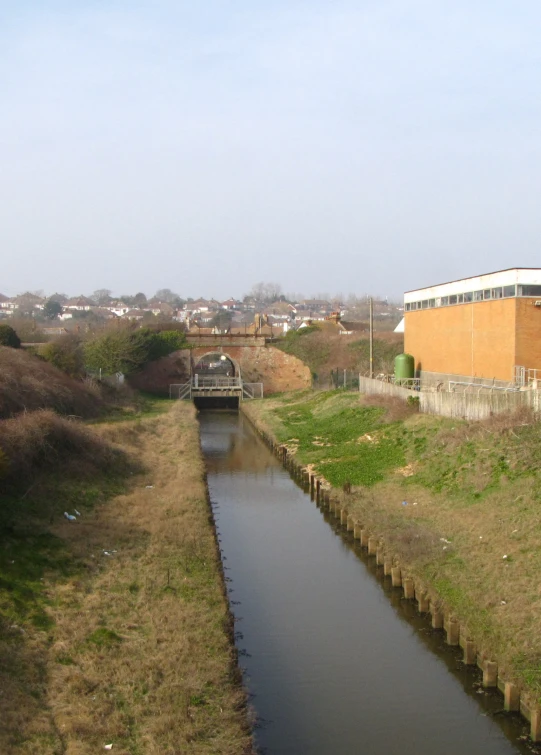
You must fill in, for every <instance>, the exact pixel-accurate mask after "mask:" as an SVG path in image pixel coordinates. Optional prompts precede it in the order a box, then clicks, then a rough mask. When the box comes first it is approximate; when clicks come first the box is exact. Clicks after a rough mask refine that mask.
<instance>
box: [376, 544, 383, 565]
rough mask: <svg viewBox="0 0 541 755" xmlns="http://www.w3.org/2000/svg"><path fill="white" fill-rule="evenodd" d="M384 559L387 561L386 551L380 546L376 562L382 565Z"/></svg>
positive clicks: (377, 550)
mask: <svg viewBox="0 0 541 755" xmlns="http://www.w3.org/2000/svg"><path fill="white" fill-rule="evenodd" d="M384 561H385V551H384V550H383V548H382V547H381V546H380V547H379V548H377V549H376V564H377V565H378V566H381V565H382V564H383V562H384Z"/></svg>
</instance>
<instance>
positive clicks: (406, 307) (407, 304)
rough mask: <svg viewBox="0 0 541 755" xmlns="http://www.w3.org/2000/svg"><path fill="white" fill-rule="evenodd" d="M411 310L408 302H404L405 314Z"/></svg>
mask: <svg viewBox="0 0 541 755" xmlns="http://www.w3.org/2000/svg"><path fill="white" fill-rule="evenodd" d="M410 309H411V304H410V303H409V302H406V306H405V310H406V312H409V311H410Z"/></svg>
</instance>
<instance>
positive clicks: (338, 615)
mask: <svg viewBox="0 0 541 755" xmlns="http://www.w3.org/2000/svg"><path fill="white" fill-rule="evenodd" d="M199 416H200V426H201V445H202V449H203V453H204V455H205V459H206V463H207V471H208V484H209V491H210V497H211V503H212V507H213V512H214V515H215V519H216V526H217V530H218V537H219V543H220V549H221V552H222V559H223V564H224V567H225V575H226V579H227V586H228V590H229V593H230V595H229V598H230V602H231V608H232V611H233V614H234V616H235V628H236V630H237V631H236V638H237V647H238V648H239V653H240V659H239V660H240V664H241V666H242V668H243V670H244V675H245V684H246V687H247V689H248V691H249V695H250V700H251V705H252V706H253V708H254V710H255V713H256V716H257V721H258V725H257V728H256V736H257V743H258V746H259V748H260V751H261V752H262V753H267V754H268V755H354V754H355V753H363V755H380V754H381V755H457V753H459V754H460V755H483V754H484V753H487V755H488V754H489V753H490V755H511V754H512V753H527V752H530V753H531V752H532V751H535V752H539V750H538V749H537V748H536V747H534V746H533V745H531V744H529V743H528V742H527V741H525V740H524V739H521V737H524V735H525V734H526V733H527V728H526V727H525V726H524V723H523V722H522V721H521V719H519V718H518V717H515V716H508V715H502V711H501V709H502V707H503V701H502V697H501V696H500V695H499V694H498V693H497V692H490V693H487V692H485V691H483V690H482V689H481V687H480V674H479V672H478V670H477V669H476V668H471V667H465V666H464V665H463V664H462V663H460V660H459V659H460V658H461V655H462V654H461V652H459V651H456V650H454V649H452V648H449V647H448V646H447V645H445V644H444V641H443V634H442V633H441V632H433V631H432V630H431V628H430V625H429V622H428V620H427V619H426V618H425V617H422V616H420V615H419V614H418V612H417V610H416V608H415V605H414V604H413V603H411V602H410V601H405V600H404V599H403V597H402V591H401V590H397V589H393V588H392V587H391V586H390V583H389V582H388V581H387V580H383V579H382V578H381V576H380V575H379V567H376V566H375V563H374V559H373V558H368V557H367V556H364V555H363V553H362V552H361V549H360V546H359V545H358V544H357V542H356V541H353V539H352V538H350V537H349V536H348V535H347V534H345V533H344V531H343V530H342V529H339V528H338V526H337V524H336V522H335V520H334V519H333V518H332V517H330V516H329V515H328V514H327V513H323V512H322V511H321V510H320V509H319V508H318V507H317V506H316V504H315V503H313V502H312V501H311V500H310V497H309V495H307V494H306V492H304V491H303V490H302V489H301V488H299V487H298V486H297V484H296V483H295V482H294V481H293V480H292V479H291V478H290V476H289V474H288V473H287V471H286V470H285V469H284V468H283V467H282V466H281V465H280V463H279V462H278V460H277V459H276V458H275V457H274V456H273V455H272V454H271V452H270V451H269V449H267V447H266V446H265V445H264V444H263V442H262V441H261V440H260V439H259V437H258V436H257V435H256V433H255V432H254V430H253V428H252V427H251V425H250V423H249V422H248V420H247V419H246V418H244V417H243V416H242V415H238V414H236V413H234V412H202V413H201V414H200V415H199Z"/></svg>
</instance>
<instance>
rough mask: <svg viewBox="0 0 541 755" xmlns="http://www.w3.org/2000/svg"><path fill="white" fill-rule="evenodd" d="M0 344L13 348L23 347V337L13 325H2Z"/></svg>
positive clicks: (0, 326)
mask: <svg viewBox="0 0 541 755" xmlns="http://www.w3.org/2000/svg"><path fill="white" fill-rule="evenodd" d="M0 345H2V346H10V347H11V348H12V349H19V348H20V347H21V339H20V338H19V336H18V335H17V333H16V332H15V331H14V330H13V328H12V327H11V325H4V324H2V325H0Z"/></svg>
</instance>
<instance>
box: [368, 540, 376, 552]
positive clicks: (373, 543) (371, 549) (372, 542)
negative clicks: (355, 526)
mask: <svg viewBox="0 0 541 755" xmlns="http://www.w3.org/2000/svg"><path fill="white" fill-rule="evenodd" d="M377 549H378V539H377V537H369V538H368V555H369V556H375V555H376V551H377Z"/></svg>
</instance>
